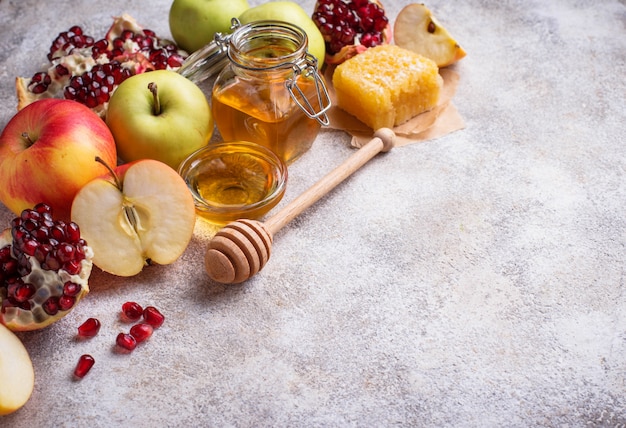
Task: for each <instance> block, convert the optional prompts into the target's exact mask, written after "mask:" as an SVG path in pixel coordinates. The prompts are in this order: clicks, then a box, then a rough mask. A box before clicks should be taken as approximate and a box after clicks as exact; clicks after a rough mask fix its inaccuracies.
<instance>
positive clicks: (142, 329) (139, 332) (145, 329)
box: [130, 322, 154, 343]
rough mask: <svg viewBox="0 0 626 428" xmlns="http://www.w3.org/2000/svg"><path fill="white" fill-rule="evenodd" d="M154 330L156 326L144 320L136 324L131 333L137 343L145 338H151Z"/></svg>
mask: <svg viewBox="0 0 626 428" xmlns="http://www.w3.org/2000/svg"><path fill="white" fill-rule="evenodd" d="M153 331H154V328H153V327H152V326H151V325H150V324H147V323H143V322H142V323H139V324H135V325H134V326H132V327H131V328H130V335H131V336H133V337H134V338H135V340H136V341H137V343H141V342H143V341H144V340H146V339H148V338H150V336H152V332H153Z"/></svg>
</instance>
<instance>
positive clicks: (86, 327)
mask: <svg viewBox="0 0 626 428" xmlns="http://www.w3.org/2000/svg"><path fill="white" fill-rule="evenodd" d="M99 331H100V321H99V320H98V319H97V318H87V321H85V322H84V323H82V324H81V325H80V326H79V327H78V335H79V336H80V337H94V336H95V335H97V334H98V332H99Z"/></svg>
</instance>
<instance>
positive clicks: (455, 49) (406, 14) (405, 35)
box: [393, 3, 466, 67]
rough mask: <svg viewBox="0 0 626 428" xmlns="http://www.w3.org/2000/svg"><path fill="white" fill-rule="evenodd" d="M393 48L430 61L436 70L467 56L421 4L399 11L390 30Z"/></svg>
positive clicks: (414, 4) (411, 5) (408, 6)
mask: <svg viewBox="0 0 626 428" xmlns="http://www.w3.org/2000/svg"><path fill="white" fill-rule="evenodd" d="M393 34H394V39H395V43H396V45H398V46H400V47H401V48H405V49H408V50H411V51H413V52H416V53H418V54H420V55H422V56H425V57H426V58H429V59H431V60H433V61H435V63H436V64H437V66H438V67H446V66H448V65H451V64H453V63H455V62H457V61H459V60H460V59H462V58H464V57H465V55H466V52H465V50H464V49H463V48H462V47H461V45H459V43H457V41H456V40H455V39H454V38H453V37H452V36H451V35H450V33H449V32H448V30H446V29H445V28H444V27H443V26H442V25H441V24H440V23H439V21H438V20H437V18H436V17H435V16H434V15H433V13H432V12H431V11H430V9H428V8H427V7H426V6H425V5H424V4H421V3H412V4H409V5H407V6H405V7H404V8H402V10H400V12H399V13H398V16H397V17H396V21H395V23H394V29H393Z"/></svg>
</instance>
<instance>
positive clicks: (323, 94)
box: [285, 53, 331, 125]
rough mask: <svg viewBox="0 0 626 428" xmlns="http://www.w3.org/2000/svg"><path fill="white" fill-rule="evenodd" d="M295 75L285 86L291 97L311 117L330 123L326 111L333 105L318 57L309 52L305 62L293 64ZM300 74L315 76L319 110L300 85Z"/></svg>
mask: <svg viewBox="0 0 626 428" xmlns="http://www.w3.org/2000/svg"><path fill="white" fill-rule="evenodd" d="M292 68H293V77H292V78H290V79H287V81H286V82H285V86H286V88H287V90H288V91H289V95H291V99H292V100H293V101H294V102H295V103H296V104H297V105H298V107H300V108H301V109H302V111H303V112H304V113H305V114H306V115H307V116H308V117H309V118H311V119H315V120H317V121H318V122H319V123H321V124H322V125H328V124H330V120H329V119H328V115H327V114H326V112H327V111H328V110H329V109H330V107H331V101H330V96H329V95H328V89H327V88H326V84H325V83H324V79H323V78H322V76H320V74H319V73H318V70H317V58H315V57H314V56H313V55H311V54H309V53H307V54H306V58H305V61H304V64H303V65H302V66H300V65H298V64H292ZM300 76H304V77H307V78H308V77H313V81H314V82H315V91H316V93H317V103H318V106H319V110H316V108H315V107H314V106H313V105H311V103H310V101H309V99H308V98H307V97H306V95H305V94H304V92H303V91H302V89H300V87H299V86H298V78H299V77H300Z"/></svg>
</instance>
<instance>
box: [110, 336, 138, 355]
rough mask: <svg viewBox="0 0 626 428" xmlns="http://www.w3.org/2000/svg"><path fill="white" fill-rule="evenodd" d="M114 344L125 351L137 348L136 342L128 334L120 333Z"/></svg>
mask: <svg viewBox="0 0 626 428" xmlns="http://www.w3.org/2000/svg"><path fill="white" fill-rule="evenodd" d="M115 343H117V346H119V347H120V348H124V349H126V350H127V351H132V350H133V349H135V348H136V347H137V340H136V339H135V338H134V337H133V336H131V335H130V334H128V333H120V334H118V335H117V338H116V339H115Z"/></svg>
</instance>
